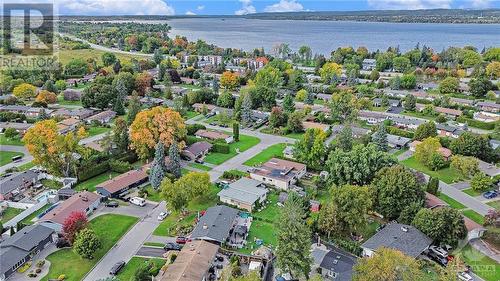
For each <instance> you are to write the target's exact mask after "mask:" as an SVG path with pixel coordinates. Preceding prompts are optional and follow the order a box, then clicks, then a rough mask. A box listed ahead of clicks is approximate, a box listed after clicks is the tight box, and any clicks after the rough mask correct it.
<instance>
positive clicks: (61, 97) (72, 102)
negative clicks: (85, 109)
mask: <svg viewBox="0 0 500 281" xmlns="http://www.w3.org/2000/svg"><path fill="white" fill-rule="evenodd" d="M79 85H84V84H79ZM57 103H58V104H60V105H73V106H82V101H80V100H65V99H64V95H62V94H61V95H59V96H57Z"/></svg>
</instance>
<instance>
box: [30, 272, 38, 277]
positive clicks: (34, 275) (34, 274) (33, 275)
mask: <svg viewBox="0 0 500 281" xmlns="http://www.w3.org/2000/svg"><path fill="white" fill-rule="evenodd" d="M36 276H37V274H36V273H33V272H30V273H28V277H30V278H35V277H36Z"/></svg>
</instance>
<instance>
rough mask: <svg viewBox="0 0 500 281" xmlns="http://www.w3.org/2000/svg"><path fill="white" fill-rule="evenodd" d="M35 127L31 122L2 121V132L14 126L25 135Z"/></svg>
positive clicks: (19, 132)
mask: <svg viewBox="0 0 500 281" xmlns="http://www.w3.org/2000/svg"><path fill="white" fill-rule="evenodd" d="M31 127H33V124H30V123H17V122H0V132H1V133H3V132H4V131H5V130H6V129H9V128H12V129H14V130H16V132H17V133H18V134H19V135H21V136H23V135H24V134H25V133H26V132H27V131H28V129H29V128H31Z"/></svg>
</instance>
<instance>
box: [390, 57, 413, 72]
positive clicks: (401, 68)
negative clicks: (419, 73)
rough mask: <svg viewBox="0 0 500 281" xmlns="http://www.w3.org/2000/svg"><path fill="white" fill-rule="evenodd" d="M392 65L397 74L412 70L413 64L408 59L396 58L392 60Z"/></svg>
mask: <svg viewBox="0 0 500 281" xmlns="http://www.w3.org/2000/svg"><path fill="white" fill-rule="evenodd" d="M392 65H393V67H394V70H396V71H397V72H405V71H406V70H408V69H410V68H411V62H410V60H409V59H408V58H406V57H395V58H394V59H392Z"/></svg>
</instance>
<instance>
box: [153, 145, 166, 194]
mask: <svg viewBox="0 0 500 281" xmlns="http://www.w3.org/2000/svg"><path fill="white" fill-rule="evenodd" d="M165 173H166V167H165V146H164V145H163V143H162V142H160V141H159V142H158V143H157V144H156V150H155V158H154V160H153V165H152V167H151V173H150V175H149V182H150V183H151V186H152V187H153V188H154V189H158V188H159V187H160V185H161V182H162V180H163V178H164V177H165Z"/></svg>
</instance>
